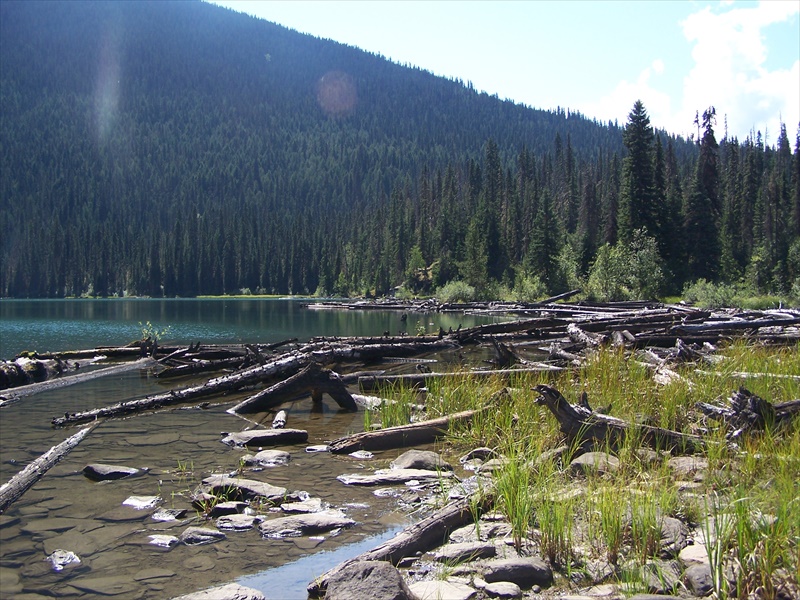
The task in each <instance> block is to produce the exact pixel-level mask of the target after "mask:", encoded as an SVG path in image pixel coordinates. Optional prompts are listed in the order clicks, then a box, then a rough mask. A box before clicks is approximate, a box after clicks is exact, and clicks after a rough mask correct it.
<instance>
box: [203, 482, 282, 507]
mask: <svg viewBox="0 0 800 600" xmlns="http://www.w3.org/2000/svg"><path fill="white" fill-rule="evenodd" d="M203 483H204V484H205V485H207V486H209V487H210V488H211V493H213V494H215V495H220V496H221V495H225V496H227V497H228V498H229V499H231V498H242V499H245V500H251V499H253V498H266V499H267V500H269V501H270V502H274V503H275V504H280V503H281V502H282V501H283V500H284V499H285V498H286V496H287V494H286V488H283V487H278V486H276V485H271V484H269V483H266V482H264V481H257V480H255V479H244V478H242V477H228V476H227V475H211V476H210V477H206V478H205V479H203Z"/></svg>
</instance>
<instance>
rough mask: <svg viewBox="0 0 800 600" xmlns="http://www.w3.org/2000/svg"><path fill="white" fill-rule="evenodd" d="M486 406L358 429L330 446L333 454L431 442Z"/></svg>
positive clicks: (468, 419)
mask: <svg viewBox="0 0 800 600" xmlns="http://www.w3.org/2000/svg"><path fill="white" fill-rule="evenodd" d="M484 410H486V408H481V409H477V410H465V411H462V412H458V413H454V414H452V415H447V416H444V417H439V418H438V419H429V420H427V421H419V422H417V423H411V424H409V425H397V426H396V427H387V428H386V429H379V430H377V431H363V432H361V433H354V434H352V435H348V436H345V437H342V438H339V439H338V440H334V441H332V442H331V443H330V445H329V446H328V450H329V451H330V452H331V453H333V454H349V453H350V452H355V451H356V450H387V449H389V448H405V447H406V446H416V445H422V444H430V443H432V442H435V441H436V440H437V439H438V438H440V437H442V436H444V435H445V434H446V433H447V430H448V428H449V427H450V425H453V424H461V423H469V422H470V421H471V420H472V418H473V417H474V416H475V415H476V414H478V413H480V412H481V411H484Z"/></svg>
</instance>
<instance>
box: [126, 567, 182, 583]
mask: <svg viewBox="0 0 800 600" xmlns="http://www.w3.org/2000/svg"><path fill="white" fill-rule="evenodd" d="M169 577H175V571H170V570H169V569H159V568H158V567H155V568H152V569H142V570H141V571H137V572H136V573H134V575H133V580H134V581H153V580H154V579H168V578H169Z"/></svg>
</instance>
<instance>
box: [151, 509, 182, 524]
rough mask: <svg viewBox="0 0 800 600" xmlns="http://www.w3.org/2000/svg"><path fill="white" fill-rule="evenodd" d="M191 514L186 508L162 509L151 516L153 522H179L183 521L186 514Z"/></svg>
mask: <svg viewBox="0 0 800 600" xmlns="http://www.w3.org/2000/svg"><path fill="white" fill-rule="evenodd" d="M187 512H189V511H188V510H186V509H185V508H162V509H159V510H157V511H156V512H154V513H153V514H152V515H150V518H151V519H153V521H159V522H164V521H177V520H179V519H183V518H184V517H185V516H186V513H187Z"/></svg>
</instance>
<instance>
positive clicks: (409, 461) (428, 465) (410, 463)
mask: <svg viewBox="0 0 800 600" xmlns="http://www.w3.org/2000/svg"><path fill="white" fill-rule="evenodd" d="M389 466H390V467H391V468H392V469H422V470H423V471H442V470H445V471H452V470H453V467H452V466H451V465H449V464H447V463H446V462H445V461H444V460H443V459H442V457H441V456H439V455H438V454H436V452H432V451H431V450H408V451H407V452H403V453H402V454H401V455H400V456H398V457H397V458H395V459H394V460H393V461H392V463H391V464H390V465H389Z"/></svg>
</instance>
